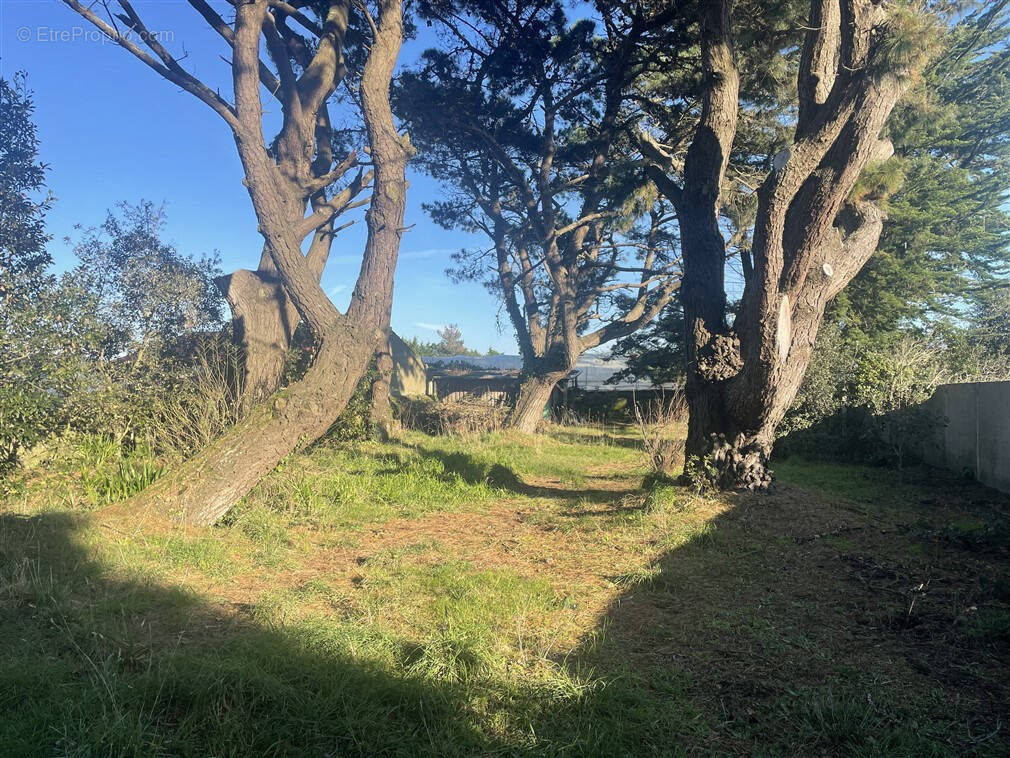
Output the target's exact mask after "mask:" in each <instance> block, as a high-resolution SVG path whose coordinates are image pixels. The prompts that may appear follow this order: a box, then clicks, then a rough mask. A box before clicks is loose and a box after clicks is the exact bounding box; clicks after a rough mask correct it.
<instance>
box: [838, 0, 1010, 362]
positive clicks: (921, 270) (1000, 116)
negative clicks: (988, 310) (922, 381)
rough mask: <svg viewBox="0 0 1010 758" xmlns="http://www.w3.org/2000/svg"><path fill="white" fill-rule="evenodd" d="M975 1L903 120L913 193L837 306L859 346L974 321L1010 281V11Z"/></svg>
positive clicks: (901, 111)
mask: <svg viewBox="0 0 1010 758" xmlns="http://www.w3.org/2000/svg"><path fill="white" fill-rule="evenodd" d="M973 5H974V6H975V11H974V12H973V13H970V14H969V15H967V16H965V17H963V18H961V19H960V21H959V22H958V23H956V24H955V25H954V26H953V27H952V28H950V30H949V31H948V32H947V33H946V34H945V37H944V40H943V53H942V54H941V55H939V56H938V57H937V59H936V60H935V61H933V63H932V64H931V65H930V66H929V68H928V69H927V71H926V73H925V76H924V77H923V80H922V82H921V83H920V84H919V85H918V86H917V87H916V88H915V90H914V91H913V92H912V93H911V95H910V97H909V98H908V99H907V101H906V102H905V103H903V104H902V105H900V106H899V108H898V109H897V111H896V113H895V118H894V120H893V121H894V122H893V124H892V126H891V129H890V131H891V135H892V137H891V139H892V142H893V143H894V146H895V155H896V157H897V158H898V159H899V160H898V161H895V162H893V163H894V164H895V167H896V168H897V169H898V170H900V174H901V177H900V178H901V180H902V184H901V187H900V188H899V189H898V190H897V191H896V192H895V193H894V194H893V195H892V196H891V197H890V199H889V200H888V202H887V204H886V210H887V220H886V222H885V224H884V229H883V232H882V234H881V238H880V243H879V245H878V247H877V250H876V252H875V253H874V254H873V256H872V257H871V258H870V260H869V262H868V263H867V265H866V267H865V268H864V269H863V270H862V271H860V272H859V274H857V276H856V277H855V278H854V279H853V281H852V282H851V283H850V284H849V285H848V286H847V287H846V288H845V289H844V290H843V291H842V292H841V294H840V295H839V297H838V299H837V300H836V301H835V303H834V304H833V305H832V307H831V309H830V310H829V316H828V317H829V318H831V319H832V320H834V321H837V322H838V323H840V324H842V325H843V327H844V329H845V332H846V335H847V337H848V338H849V339H850V340H851V341H852V342H853V343H854V344H855V343H858V342H859V341H860V340H861V339H870V340H874V341H878V342H887V341H894V340H895V339H897V338H898V337H899V335H900V334H901V333H902V332H908V331H913V332H914V331H919V332H920V333H921V332H926V331H928V330H929V329H930V324H931V323H936V322H937V321H938V320H942V319H945V318H946V319H951V320H953V321H955V322H961V323H963V324H964V325H966V326H967V325H970V324H971V322H972V321H973V316H974V312H973V309H975V308H976V307H977V305H978V304H980V303H981V302H982V301H984V300H985V299H986V298H987V297H988V296H989V293H990V292H991V291H992V288H993V287H994V286H996V285H997V284H999V283H1000V282H1003V281H1005V280H1006V277H1007V276H1008V275H1010V236H1008V235H1010V215H1008V213H1007V206H1006V200H1007V191H1008V188H1010V178H1008V177H1010V139H1008V135H1010V44H1008V41H1010V11H1008V8H1007V5H1008V3H1006V2H1000V3H996V4H989V3H974V4H973Z"/></svg>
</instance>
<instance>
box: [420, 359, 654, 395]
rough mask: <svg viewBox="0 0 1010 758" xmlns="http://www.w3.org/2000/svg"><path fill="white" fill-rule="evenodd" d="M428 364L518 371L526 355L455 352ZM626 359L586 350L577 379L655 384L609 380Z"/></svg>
mask: <svg viewBox="0 0 1010 758" xmlns="http://www.w3.org/2000/svg"><path fill="white" fill-rule="evenodd" d="M421 360H423V361H424V364H425V366H429V367H431V366H436V365H437V364H442V365H443V366H445V367H447V368H448V367H450V366H451V365H452V364H455V365H457V366H460V365H461V364H463V365H469V366H473V367H474V368H475V369H480V370H483V371H497V372H510V373H511V372H516V371H521V370H522V367H523V359H522V356H519V355H482V356H472V355H453V356H432V355H426V356H423V357H422V359H421ZM625 366H626V364H625V362H624V361H623V360H621V359H620V358H613V359H611V358H607V357H605V356H603V355H600V354H598V353H586V354H585V355H583V356H582V357H581V358H579V360H578V361H576V363H575V376H576V380H575V381H576V383H577V384H578V386H579V387H580V388H582V389H591V390H593V389H611V390H630V389H646V388H648V387H651V386H652V385H651V384H650V383H649V382H634V381H631V382H629V381H626V380H622V381H620V382H618V383H616V384H607V383H606V382H607V380H608V379H609V378H610V377H612V376H613V375H614V374H616V373H617V372H619V371H621V370H622V369H624V368H625Z"/></svg>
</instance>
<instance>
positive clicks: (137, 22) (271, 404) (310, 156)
mask: <svg viewBox="0 0 1010 758" xmlns="http://www.w3.org/2000/svg"><path fill="white" fill-rule="evenodd" d="M64 2H65V3H66V4H67V5H68V6H70V7H71V8H72V9H73V10H74V11H76V12H77V13H78V14H80V15H81V16H83V17H84V18H85V19H87V20H88V21H90V22H91V23H92V24H94V25H95V26H96V27H97V28H98V29H100V30H101V31H102V32H103V33H104V34H106V35H107V36H108V37H109V38H110V39H112V40H114V41H115V42H116V43H117V44H119V45H120V46H121V47H123V48H124V49H126V50H127V51H129V52H130V53H131V54H132V55H134V56H135V57H136V58H138V59H139V60H140V61H141V62H143V63H144V64H146V65H147V66H149V67H150V68H152V69H153V70H154V71H156V72H157V73H158V74H160V75H161V76H162V77H164V78H165V79H167V80H168V81H169V82H171V83H173V84H175V85H177V86H179V87H181V88H182V89H183V90H185V91H186V92H188V93H190V94H192V95H193V96H195V97H197V98H198V99H199V100H201V101H202V102H203V103H205V104H206V105H208V106H209V107H210V108H211V109H212V110H213V111H214V112H215V113H216V114H218V115H219V116H220V117H221V119H222V120H223V121H224V122H225V124H226V125H227V126H228V127H229V128H230V129H231V131H232V133H233V134H234V137H235V144H236V147H237V149H238V154H239V158H240V160H241V162H242V167H243V169H244V172H245V185H246V188H247V189H248V191H249V196H250V198H251V200H252V204H253V209H254V210H255V212H256V217H257V221H258V222H259V231H260V233H261V234H262V235H263V238H264V247H265V251H266V253H267V254H268V255H269V268H271V269H273V270H275V271H276V276H277V278H278V279H279V282H280V285H281V286H282V287H283V290H284V293H285V296H286V297H288V298H290V300H291V302H292V304H293V305H294V307H295V309H297V312H298V315H299V316H300V317H301V318H302V319H304V320H305V322H306V323H307V324H308V325H309V327H310V328H311V329H312V332H313V334H314V335H315V337H316V340H317V343H318V349H317V351H316V354H315V358H314V361H313V363H312V365H311V366H310V367H309V369H308V370H307V372H306V373H305V375H304V377H303V378H301V379H300V380H298V381H297V382H295V383H293V384H291V385H290V386H289V387H288V388H287V389H286V390H285V391H284V392H282V393H280V394H278V395H276V396H274V397H272V398H270V399H269V401H268V402H266V403H263V404H261V405H259V406H257V407H256V408H254V409H253V411H252V412H251V413H250V414H249V415H248V416H247V417H246V418H245V419H244V420H243V421H242V422H241V423H240V424H238V425H237V426H236V427H235V428H234V429H232V430H231V431H229V432H228V433H226V434H225V435H223V436H222V437H221V438H219V439H218V440H217V441H215V442H214V443H213V444H211V445H210V446H208V447H207V448H206V449H205V450H203V451H201V452H200V453H199V454H198V455H196V456H195V457H194V458H192V459H191V460H189V461H188V462H186V463H185V464H184V465H183V466H181V467H180V468H178V469H176V470H174V471H173V472H171V473H169V474H168V475H166V476H165V477H163V478H162V479H160V480H159V481H158V482H156V483H155V484H154V485H152V486H151V487H149V488H148V489H147V490H145V491H144V492H143V493H142V494H141V495H140V496H139V498H138V499H137V500H136V501H131V502H128V503H127V504H126V505H125V506H124V507H125V508H126V509H127V510H133V509H137V508H145V509H150V508H154V509H157V510H159V511H161V512H164V513H172V514H174V515H177V516H180V517H182V518H184V519H185V520H187V521H191V522H194V523H201V524H207V523H212V522H214V521H216V520H217V519H218V518H220V517H221V515H223V514H224V513H225V512H226V511H227V510H228V509H229V508H230V507H231V506H232V505H233V504H234V503H235V502H236V501H237V500H238V499H239V498H240V497H241V496H242V495H244V494H245V493H246V492H248V490H249V489H250V488H251V487H252V486H253V485H254V484H255V483H256V482H257V481H258V480H259V478H260V477H261V476H263V475H264V474H265V473H267V472H268V471H269V470H270V469H271V468H273V467H274V465H276V463H277V461H278V460H280V459H281V458H282V457H283V456H285V455H287V454H288V453H290V452H291V451H292V450H293V449H295V447H296V446H297V445H298V444H299V443H304V442H306V441H312V440H315V439H317V438H318V437H319V436H320V435H322V434H323V433H324V432H325V431H326V430H327V429H328V428H329V427H330V426H331V425H332V423H333V422H334V420H335V419H336V418H337V416H338V415H339V413H340V411H341V410H342V409H343V408H344V406H345V405H346V404H347V401H348V399H349V397H350V396H351V393H352V392H353V390H354V387H355V385H356V384H357V382H358V380H359V379H360V378H361V376H362V375H363V373H364V371H365V368H366V366H367V364H368V361H369V359H370V358H371V356H372V355H373V353H374V352H375V350H376V347H377V346H378V345H379V343H380V341H381V340H382V339H383V338H384V337H385V334H386V331H387V330H388V328H389V311H390V307H391V303H392V291H393V271H394V268H395V265H396V258H397V252H398V248H399V242H400V236H401V235H402V232H403V213H404V203H405V190H406V182H405V177H404V173H405V167H406V163H407V160H408V159H409V157H410V155H411V152H412V151H411V147H410V144H409V141H408V140H407V139H406V138H405V137H401V135H400V134H398V132H397V131H396V128H395V125H394V123H393V118H392V113H391V110H390V107H389V88H390V83H391V79H392V73H393V67H394V65H395V63H396V58H397V55H398V54H399V50H400V44H401V42H402V37H403V19H402V9H401V5H400V2H399V0H377V3H376V6H375V8H374V10H375V14H374V15H373V13H372V12H371V11H370V10H369V7H368V6H367V5H366V4H364V3H359V4H356V5H354V6H353V8H352V5H351V3H350V2H349V0H329V1H328V2H320V3H316V4H314V5H313V6H312V7H311V8H308V7H305V8H303V9H302V10H299V9H298V8H297V7H296V6H299V5H301V4H295V5H292V4H289V3H269V2H267V0H253V1H251V2H242V3H236V4H235V17H234V20H233V21H231V22H228V21H225V20H224V19H223V18H221V17H220V16H219V15H218V14H217V13H216V12H215V11H214V10H213V9H212V8H211V7H210V6H209V5H208V4H207V3H206V2H204V1H203V0H190V5H192V6H193V7H194V8H195V9H196V10H197V11H198V12H199V13H200V14H201V15H202V16H203V17H204V18H205V19H206V20H207V22H208V23H209V24H210V26H211V27H212V28H213V29H214V30H215V31H217V32H218V33H219V34H220V36H221V37H222V38H223V39H224V40H225V41H226V42H227V44H228V46H229V47H230V48H231V53H232V56H231V69H232V78H233V85H234V103H231V102H228V101H227V100H225V99H224V98H223V97H222V96H221V95H220V94H218V93H217V92H216V91H214V90H212V89H211V88H209V87H208V86H207V85H206V84H204V83H203V82H201V81H200V80H198V79H197V78H196V77H194V76H193V75H192V74H191V73H190V72H188V71H187V70H186V69H185V68H183V66H182V65H181V63H180V61H179V59H177V58H176V57H175V56H173V55H172V53H171V52H169V51H168V50H167V49H166V48H165V47H164V46H163V45H162V44H161V42H160V41H159V39H158V36H157V35H155V34H151V33H150V31H149V29H148V28H147V27H146V26H145V24H144V22H143V21H142V20H141V18H140V17H139V16H138V15H137V13H136V11H135V10H134V9H133V7H132V4H131V3H130V2H128V1H127V0H118V6H119V9H120V10H121V13H119V14H117V17H116V18H117V19H118V22H119V23H122V24H125V25H126V27H127V28H129V29H130V30H131V31H132V32H134V34H133V35H125V34H121V33H120V32H119V31H118V30H117V27H118V25H117V22H116V20H115V19H111V18H110V19H108V20H106V19H103V18H102V17H100V16H99V15H98V14H97V13H96V12H95V10H94V9H93V6H90V5H85V4H84V3H82V2H80V1H79V0H64ZM352 18H354V19H356V24H357V26H358V28H361V29H362V30H364V33H365V35H366V39H365V41H364V46H365V47H366V48H367V55H363V58H364V63H363V66H362V68H361V71H360V86H359V100H360V111H361V117H362V119H363V121H364V125H365V129H366V131H367V134H368V143H369V155H370V157H371V163H372V172H373V174H374V180H373V191H372V196H371V200H370V203H369V209H368V212H367V214H366V220H367V223H368V239H367V241H366V244H365V250H364V254H363V258H362V265H361V270H360V273H359V276H358V280H357V282H356V284H355V287H354V291H353V293H352V295H351V304H350V306H349V307H348V310H347V312H346V313H340V312H339V311H338V310H337V309H336V308H335V307H334V305H333V304H332V303H331V302H330V300H329V299H328V298H327V297H326V294H325V292H324V291H323V289H322V287H321V286H320V284H319V272H320V271H321V270H322V265H323V264H324V263H325V258H326V255H327V254H328V252H329V247H330V244H331V241H332V237H333V223H334V219H335V218H336V217H337V215H338V214H339V213H340V212H341V211H343V210H346V209H347V207H348V206H349V204H350V203H351V201H352V198H353V197H354V195H355V194H356V192H357V191H358V190H359V189H360V185H361V184H362V183H363V177H361V178H359V177H356V178H355V179H354V180H352V181H351V182H349V183H347V184H346V185H344V186H343V188H342V189H339V190H338V189H337V188H338V187H339V186H340V185H338V184H337V183H338V182H339V181H340V180H341V179H342V177H344V175H345V174H346V173H347V172H348V171H349V170H350V169H351V168H352V167H353V166H354V165H355V164H356V162H357V159H356V157H355V156H354V154H353V153H352V154H349V155H347V156H344V157H340V156H337V155H335V154H334V149H333V141H332V131H331V128H330V123H331V122H330V116H329V113H328V111H327V106H326V103H327V101H328V99H329V98H330V96H331V95H332V94H333V92H334V91H335V89H336V87H337V86H338V85H339V84H341V83H342V82H343V81H344V79H345V76H346V75H347V73H348V61H347V59H346V57H345V39H346V37H347V34H348V30H349V28H351V23H352ZM291 25H297V26H298V28H299V29H300V30H302V31H303V32H306V33H307V34H308V37H307V38H306V37H304V36H302V34H301V33H299V34H295V33H294V32H293V31H292V28H291ZM137 39H139V40H142V42H143V45H144V46H141V45H140V44H138V43H137V42H136V41H135V40H137ZM261 47H263V48H265V50H266V51H267V54H268V55H269V60H270V61H271V63H272V64H273V66H272V67H271V66H270V65H268V64H267V63H266V62H265V61H263V60H261V59H260V50H261ZM293 61H294V62H293ZM261 87H262V88H263V90H265V91H266V92H269V93H271V94H272V95H273V96H275V97H277V99H278V100H279V101H280V105H281V116H282V119H281V128H280V131H279V133H278V134H277V136H276V138H275V139H274V140H273V141H272V142H271V143H268V142H267V140H266V139H265V136H264V133H263V115H264V108H263V103H262V99H261V97H262V95H261V93H262V91H263V90H261ZM309 236H311V237H312V243H311V244H310V247H309V251H308V253H307V254H303V253H302V249H301V245H302V242H303V240H304V239H305V238H306V237H309ZM233 302H234V298H233Z"/></svg>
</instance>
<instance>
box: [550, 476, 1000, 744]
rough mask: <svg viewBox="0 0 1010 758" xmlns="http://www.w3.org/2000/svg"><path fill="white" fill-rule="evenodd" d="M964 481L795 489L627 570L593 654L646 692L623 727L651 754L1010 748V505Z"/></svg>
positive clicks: (751, 505) (588, 649) (589, 649)
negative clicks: (916, 490)
mask: <svg viewBox="0 0 1010 758" xmlns="http://www.w3.org/2000/svg"><path fill="white" fill-rule="evenodd" d="M848 468H849V475H850V476H853V477H858V476H859V475H860V472H861V471H862V470H861V469H859V468H857V467H848ZM893 478H894V485H895V486H896V487H897V486H899V482H898V476H897V474H896V473H894V477H893ZM948 484H950V486H951V487H952V490H951V491H952V492H955V493H959V499H958V500H957V501H956V502H952V501H951V500H950V499H943V497H942V493H943V492H944V490H943V489H942V486H943V485H942V484H941V485H940V488H937V484H935V483H934V484H933V486H931V487H930V488H929V489H928V490H927V489H926V488H923V490H922V494H923V495H925V494H926V493H927V492H928V493H929V494H930V495H931V496H932V498H933V499H927V498H924V497H923V498H920V500H916V501H908V500H906V501H905V503H904V506H903V508H898V507H897V506H896V505H895V503H894V502H890V503H888V504H887V505H886V506H882V507H873V506H870V507H868V506H865V505H863V504H856V503H853V502H851V501H847V500H845V499H844V498H836V497H830V496H829V497H826V496H824V495H823V494H821V493H818V492H817V491H816V490H810V489H803V488H800V487H797V486H795V485H788V484H785V485H780V486H778V487H777V489H776V491H775V492H773V493H772V494H768V495H758V496H747V497H740V498H738V499H737V500H736V504H735V507H734V508H732V509H731V510H729V511H727V512H726V513H724V514H723V515H721V516H719V517H717V518H716V519H714V520H712V521H711V522H709V523H708V524H706V525H705V527H704V528H703V529H700V530H698V532H697V533H696V534H695V535H694V536H693V537H692V538H691V539H690V540H688V541H687V542H686V543H685V544H683V545H681V546H680V547H678V548H676V549H674V550H671V551H669V552H667V553H665V554H664V555H662V556H661V557H660V558H659V560H658V561H656V563H655V564H654V566H653V567H652V569H651V570H650V571H647V572H643V573H642V575H641V576H637V577H626V578H625V580H624V581H625V584H627V585H628V586H629V589H628V590H627V591H626V592H624V593H623V594H622V596H621V597H620V598H619V599H618V600H617V601H616V602H615V603H613V605H612V606H611V607H610V609H609V611H608V612H607V613H606V614H605V617H604V618H603V619H601V621H600V623H599V624H598V632H597V633H595V634H594V635H593V636H591V637H590V638H589V640H587V644H586V646H585V650H584V651H583V653H582V654H581V655H580V656H578V657H577V660H578V661H579V664H580V665H582V666H591V667H594V668H595V670H596V671H597V672H598V673H599V674H600V675H601V676H603V677H604V678H605V679H607V680H610V681H614V680H623V681H624V682H625V684H626V686H630V688H631V689H632V690H634V691H635V692H636V703H637V707H629V708H626V709H625V712H624V714H623V721H622V723H621V724H619V725H616V727H615V728H616V729H618V730H621V731H623V732H624V733H625V735H627V737H626V738H625V739H626V740H630V739H636V740H638V741H639V742H640V744H641V748H642V752H643V753H644V754H648V753H650V752H652V753H657V754H660V753H664V752H679V751H681V750H682V751H687V752H694V751H700V752H703V753H710V754H717V755H726V754H738V755H751V754H755V753H760V754H770V755H909V756H912V755H915V756H918V755H952V754H954V755H974V754H979V755H1007V754H1010V729H1008V725H1010V559H1008V551H1007V549H1006V548H1007V546H1008V542H1007V540H1006V537H1007V535H1010V530H1002V531H1001V530H1000V528H999V527H998V525H999V524H1006V523H1010V521H1008V519H1010V498H1007V497H1004V496H1002V495H999V494H998V493H994V492H993V491H991V490H985V489H984V488H976V491H975V493H974V494H973V495H970V496H965V497H963V499H960V496H961V495H964V485H963V483H956V482H949V483H948ZM879 486H880V487H881V488H884V489H886V488H887V487H889V486H891V485H890V484H889V483H887V482H885V481H881V483H880V485H879ZM900 486H901V487H903V488H904V487H905V485H900ZM901 491H902V493H903V495H904V496H907V488H904V489H902V490H901ZM937 494H940V499H939V500H937V499H936V496H937ZM983 524H988V525H990V527H992V528H988V527H983V526H982V525H983ZM958 525H961V526H962V527H968V526H970V527H971V530H972V533H973V534H975V535H976V536H977V539H975V540H965V539H958V538H952V536H951V535H952V531H953V532H957V530H958V529H959V528H960V527H959V526H958ZM570 660H572V659H570ZM631 683H634V684H631ZM661 704H665V705H661ZM678 713H682V714H685V715H682V716H681V717H680V718H679V719H678V718H677V714H678ZM631 735H637V736H636V737H631Z"/></svg>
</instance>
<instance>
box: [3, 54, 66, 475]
mask: <svg viewBox="0 0 1010 758" xmlns="http://www.w3.org/2000/svg"><path fill="white" fill-rule="evenodd" d="M33 112H34V104H33V102H32V98H31V93H30V92H29V91H28V88H27V85H26V80H25V76H24V74H16V75H15V76H14V79H13V80H10V81H8V80H6V79H0V328H2V329H3V339H2V340H0V469H2V468H5V467H8V466H10V465H12V464H13V463H14V462H15V461H16V460H17V457H18V453H19V451H20V450H21V449H22V448H24V447H25V446H27V445H31V444H32V443H33V442H35V441H36V439H37V438H38V436H39V434H40V432H41V430H42V429H43V428H44V427H45V425H46V421H47V419H48V418H49V413H50V411H51V409H52V402H51V398H50V396H49V392H48V388H47V387H46V386H45V385H44V382H43V378H44V375H45V373H46V366H47V357H48V356H50V355H51V353H52V350H53V347H54V346H53V345H52V344H51V342H50V341H49V340H47V339H46V335H49V334H52V332H53V330H51V329H46V328H45V323H46V321H47V319H49V318H58V316H59V314H58V312H54V313H51V314H49V313H47V306H49V305H51V304H52V302H51V298H50V297H48V294H49V293H50V291H51V290H52V288H53V285H54V281H53V277H52V275H51V274H50V273H49V272H48V271H47V268H48V266H49V264H50V263H51V262H52V259H51V258H50V257H49V253H48V252H47V250H46V244H47V243H48V241H49V236H48V235H47V234H46V231H45V215H46V212H47V211H48V210H49V207H50V204H51V198H50V196H49V193H48V191H47V190H46V184H45V179H46V167H45V166H44V165H43V164H42V163H41V162H40V161H39V158H38V137H37V136H36V130H35V122H34V121H33Z"/></svg>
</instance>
